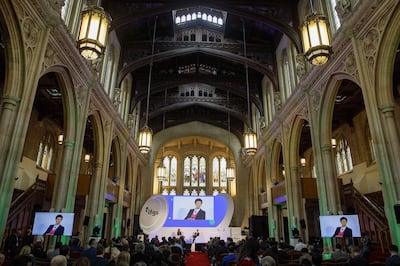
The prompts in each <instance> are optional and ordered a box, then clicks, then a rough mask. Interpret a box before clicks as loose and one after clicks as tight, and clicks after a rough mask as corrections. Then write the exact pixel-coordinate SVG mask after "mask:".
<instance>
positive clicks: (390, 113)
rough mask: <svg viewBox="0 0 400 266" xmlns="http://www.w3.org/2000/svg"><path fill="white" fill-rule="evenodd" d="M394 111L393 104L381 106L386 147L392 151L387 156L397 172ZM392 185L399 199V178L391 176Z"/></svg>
mask: <svg viewBox="0 0 400 266" xmlns="http://www.w3.org/2000/svg"><path fill="white" fill-rule="evenodd" d="M394 112H395V106H394V104H393V105H388V106H385V107H384V108H382V113H383V115H384V118H385V120H384V123H385V124H386V126H387V130H386V133H387V136H388V137H389V139H388V143H390V145H389V146H388V147H389V149H390V151H391V153H392V156H391V158H389V160H390V161H391V164H392V167H395V168H396V170H395V171H396V172H397V173H400V165H399V163H398V159H399V158H400V137H399V132H398V128H397V122H396V117H395V113H394ZM392 185H393V188H394V189H395V193H396V198H397V199H400V179H399V178H393V184H392Z"/></svg>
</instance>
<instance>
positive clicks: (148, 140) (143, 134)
mask: <svg viewBox="0 0 400 266" xmlns="http://www.w3.org/2000/svg"><path fill="white" fill-rule="evenodd" d="M156 26H157V17H156V18H155V21H154V31H153V44H152V47H151V58H150V66H149V81H148V84H147V102H146V120H145V123H144V127H143V128H142V129H141V130H140V133H139V144H138V146H139V150H140V152H141V153H144V154H146V153H149V152H150V149H151V144H152V140H153V131H152V130H151V128H149V127H148V125H147V123H148V120H149V102H150V88H151V74H152V70H153V60H154V58H153V56H154V43H155V40H156Z"/></svg>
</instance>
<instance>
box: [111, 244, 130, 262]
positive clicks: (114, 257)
mask: <svg viewBox="0 0 400 266" xmlns="http://www.w3.org/2000/svg"><path fill="white" fill-rule="evenodd" d="M125 252H127V251H125ZM120 253H121V251H119V249H118V248H116V247H112V248H111V254H110V260H109V262H108V264H107V265H108V266H115V265H117V260H118V256H119V254H120ZM129 260H130V255H129ZM128 263H129V261H128Z"/></svg>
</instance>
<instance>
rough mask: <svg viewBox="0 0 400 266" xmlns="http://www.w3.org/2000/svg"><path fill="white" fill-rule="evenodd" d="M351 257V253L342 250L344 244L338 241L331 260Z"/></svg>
mask: <svg viewBox="0 0 400 266" xmlns="http://www.w3.org/2000/svg"><path fill="white" fill-rule="evenodd" d="M349 259H350V256H349V254H348V253H347V252H345V251H343V250H342V245H340V244H339V243H337V244H336V246H335V251H334V252H333V253H332V256H331V261H348V260H349Z"/></svg>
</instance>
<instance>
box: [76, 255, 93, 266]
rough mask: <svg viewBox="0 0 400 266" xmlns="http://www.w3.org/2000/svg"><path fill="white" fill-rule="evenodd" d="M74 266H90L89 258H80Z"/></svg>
mask: <svg viewBox="0 0 400 266" xmlns="http://www.w3.org/2000/svg"><path fill="white" fill-rule="evenodd" d="M74 266H90V260H89V259H88V257H80V258H78V259H77V260H76V262H75V264H74Z"/></svg>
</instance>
